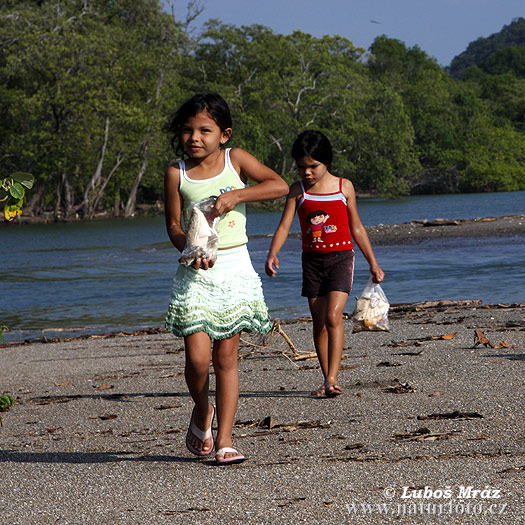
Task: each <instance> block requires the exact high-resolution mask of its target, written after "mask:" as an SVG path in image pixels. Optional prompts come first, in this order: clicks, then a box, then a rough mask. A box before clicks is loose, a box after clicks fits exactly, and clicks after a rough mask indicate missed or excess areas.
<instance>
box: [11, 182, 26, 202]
mask: <svg viewBox="0 0 525 525" xmlns="http://www.w3.org/2000/svg"><path fill="white" fill-rule="evenodd" d="M9 193H10V194H11V196H12V197H13V198H15V199H23V198H24V195H25V190H24V188H23V186H22V185H21V184H20V183H19V182H15V183H14V184H13V185H12V186H11V187H10V188H9Z"/></svg>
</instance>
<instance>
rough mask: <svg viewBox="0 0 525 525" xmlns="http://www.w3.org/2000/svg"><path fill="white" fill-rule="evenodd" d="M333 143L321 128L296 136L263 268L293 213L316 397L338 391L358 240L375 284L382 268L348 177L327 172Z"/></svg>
mask: <svg viewBox="0 0 525 525" xmlns="http://www.w3.org/2000/svg"><path fill="white" fill-rule="evenodd" d="M332 156H333V154H332V146H331V144H330V142H329V140H328V138H327V137H326V136H325V135H323V133H321V132H320V131H313V130H309V131H304V132H303V133H301V134H300V135H299V136H298V137H297V139H296V140H295V142H294V144H293V147H292V157H293V158H294V160H295V163H296V165H297V171H298V173H299V176H300V177H301V180H299V181H297V182H294V183H293V184H292V185H291V186H290V191H289V193H288V197H287V199H286V204H285V207H284V210H283V214H282V217H281V222H280V223H279V226H278V227H277V230H276V232H275V234H274V237H273V240H272V244H271V246H270V251H269V253H268V257H267V260H266V266H265V270H266V273H267V274H268V275H269V276H270V277H275V275H276V273H277V270H278V269H279V259H278V257H277V254H278V253H279V250H280V249H281V248H282V246H283V244H284V243H285V241H286V239H287V238H288V233H289V232H290V227H291V225H292V222H293V218H294V216H295V212H296V211H297V213H298V215H299V221H300V224H301V233H302V241H303V254H302V263H303V288H302V295H303V296H305V297H307V298H308V305H309V307H310V312H311V314H312V321H313V338H314V344H315V350H316V353H317V357H318V359H319V364H320V365H321V370H322V372H323V376H324V382H323V385H322V386H321V387H320V388H319V389H317V390H315V391H314V392H312V394H313V395H315V396H317V397H321V396H326V397H335V396H338V395H340V394H341V393H342V388H341V386H340V385H339V384H338V381H337V376H338V372H339V366H340V364H341V357H342V355H343V346H344V325H343V308H344V306H345V304H346V301H347V299H348V295H349V293H350V290H351V287H352V278H353V268H354V251H353V242H352V239H353V240H354V242H355V243H356V244H357V246H358V247H359V249H360V250H361V252H362V253H363V255H364V257H365V259H366V260H367V261H368V264H369V265H370V273H371V274H372V278H373V280H374V281H375V282H381V281H382V280H383V278H384V272H383V270H381V268H380V267H379V265H378V264H377V261H376V258H375V255H374V252H373V250H372V246H371V244H370V240H369V238H368V235H367V233H366V230H365V228H364V226H363V224H362V222H361V219H360V218H359V214H358V213H357V205H356V198H355V191H354V187H353V185H352V183H351V182H350V181H349V180H348V179H342V178H338V177H335V176H334V175H332V174H331V173H330V170H331V164H332Z"/></svg>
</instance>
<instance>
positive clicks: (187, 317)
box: [166, 245, 271, 339]
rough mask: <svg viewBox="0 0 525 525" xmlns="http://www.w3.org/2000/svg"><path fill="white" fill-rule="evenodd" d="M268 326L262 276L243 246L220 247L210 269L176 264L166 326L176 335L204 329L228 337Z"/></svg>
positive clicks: (181, 335)
mask: <svg viewBox="0 0 525 525" xmlns="http://www.w3.org/2000/svg"><path fill="white" fill-rule="evenodd" d="M270 328H271V321H270V316H269V315H268V308H267V307H266V303H265V302H264V296H263V290H262V284H261V279H260V277H259V275H258V274H257V272H256V271H255V270H254V269H253V266H252V262H251V259H250V254H249V253H248V249H247V247H246V245H243V246H240V247H238V248H232V249H229V250H219V255H218V257H217V260H216V261H215V264H214V266H213V267H212V268H210V269H209V270H195V269H194V268H191V267H187V266H183V265H179V268H178V270H177V274H176V275H175V278H174V280H173V288H172V291H171V299H170V304H169V308H168V314H167V316H166V329H167V330H169V331H170V332H172V333H173V334H175V335H176V336H178V337H184V336H187V335H191V334H193V333H195V332H206V333H207V334H208V335H209V336H210V338H211V339H227V338H229V337H232V336H234V335H235V334H237V333H238V332H241V331H242V330H245V331H247V332H259V333H262V334H264V333H266V332H268V331H269V330H270Z"/></svg>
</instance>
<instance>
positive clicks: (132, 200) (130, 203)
mask: <svg viewBox="0 0 525 525" xmlns="http://www.w3.org/2000/svg"><path fill="white" fill-rule="evenodd" d="M143 151H144V153H143V161H142V166H141V167H140V170H139V172H138V173H137V176H136V177H135V180H134V181H133V186H132V187H131V191H130V192H129V197H128V200H127V202H126V207H125V208H124V217H126V218H128V217H133V215H135V205H136V203H137V191H138V189H139V185H140V181H141V180H142V177H143V176H144V173H145V172H146V168H147V167H148V159H149V153H148V145H147V143H146V144H144V149H143Z"/></svg>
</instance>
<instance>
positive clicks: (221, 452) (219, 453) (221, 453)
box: [216, 447, 241, 456]
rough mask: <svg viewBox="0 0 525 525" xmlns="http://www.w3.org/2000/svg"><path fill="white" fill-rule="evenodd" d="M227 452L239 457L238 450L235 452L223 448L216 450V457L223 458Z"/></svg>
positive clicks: (230, 448)
mask: <svg viewBox="0 0 525 525" xmlns="http://www.w3.org/2000/svg"><path fill="white" fill-rule="evenodd" d="M228 452H233V453H234V454H237V455H239V456H240V455H241V454H240V452H239V451H238V450H235V449H234V448H232V447H223V448H220V449H219V450H217V452H216V455H217V456H224V454H227V453H228Z"/></svg>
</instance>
